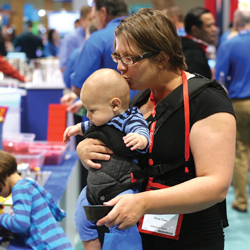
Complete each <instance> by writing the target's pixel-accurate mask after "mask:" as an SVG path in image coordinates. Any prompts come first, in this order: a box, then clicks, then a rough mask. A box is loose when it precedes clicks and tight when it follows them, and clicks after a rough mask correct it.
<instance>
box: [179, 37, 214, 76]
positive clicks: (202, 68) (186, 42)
mask: <svg viewBox="0 0 250 250" xmlns="http://www.w3.org/2000/svg"><path fill="white" fill-rule="evenodd" d="M181 44H182V50H183V54H184V56H185V58H186V64H187V66H188V69H187V71H188V72H190V73H198V74H200V75H203V76H205V77H207V78H209V79H210V78H211V76H212V73H211V69H210V67H209V65H208V60H207V57H206V53H205V52H204V50H203V49H202V47H201V46H200V45H199V44H198V43H197V42H195V41H193V40H192V39H189V38H187V37H181Z"/></svg>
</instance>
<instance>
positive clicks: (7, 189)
mask: <svg viewBox="0 0 250 250" xmlns="http://www.w3.org/2000/svg"><path fill="white" fill-rule="evenodd" d="M10 194H12V200H13V215H11V214H7V213H3V214H0V227H1V226H2V227H4V228H6V229H7V230H9V231H11V232H13V233H15V234H17V235H19V236H20V238H21V239H22V241H23V242H24V243H25V244H26V245H27V246H29V247H30V248H32V249H35V250H39V249H54V250H63V249H65V250H73V249H74V248H73V247H72V245H71V243H70V241H69V239H68V238H67V236H66V234H65V232H64V231H63V229H62V227H61V226H60V224H59V223H58V221H61V220H62V219H63V218H64V217H65V216H66V213H65V212H64V211H63V210H61V209H60V208H59V207H58V206H57V205H56V204H55V202H54V201H53V198H52V196H51V195H50V194H49V193H48V192H46V191H45V190H44V189H43V188H42V187H41V186H39V185H38V184H37V183H36V182H34V181H33V180H31V179H23V178H22V177H21V176H20V175H19V174H18V172H17V162H16V159H15V157H14V156H13V155H11V154H9V153H7V152H4V151H0V196H3V197H5V198H6V197H8V196H9V195H10Z"/></svg>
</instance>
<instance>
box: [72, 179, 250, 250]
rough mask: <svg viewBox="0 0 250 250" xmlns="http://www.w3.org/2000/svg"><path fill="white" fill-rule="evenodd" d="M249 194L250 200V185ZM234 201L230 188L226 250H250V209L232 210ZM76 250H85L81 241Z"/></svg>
mask: <svg viewBox="0 0 250 250" xmlns="http://www.w3.org/2000/svg"><path fill="white" fill-rule="evenodd" d="M249 180H250V178H249ZM248 193H249V198H250V185H249V192H248ZM233 200H234V193H233V188H232V187H230V189H229V192H228V195H227V215H228V220H229V227H227V228H225V250H238V249H239V250H250V237H249V236H250V211H249V209H250V208H249V209H248V212H247V213H240V212H237V211H235V210H233V209H232V208H231V204H232V202H233ZM75 250H84V248H83V246H82V242H81V240H79V241H78V243H77V245H76V246H75Z"/></svg>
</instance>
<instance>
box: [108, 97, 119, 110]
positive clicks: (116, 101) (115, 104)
mask: <svg viewBox="0 0 250 250" xmlns="http://www.w3.org/2000/svg"><path fill="white" fill-rule="evenodd" d="M110 104H111V107H112V109H113V111H114V112H116V111H117V110H119V109H120V107H121V100H120V98H118V97H114V98H113V99H112V100H111V101H110Z"/></svg>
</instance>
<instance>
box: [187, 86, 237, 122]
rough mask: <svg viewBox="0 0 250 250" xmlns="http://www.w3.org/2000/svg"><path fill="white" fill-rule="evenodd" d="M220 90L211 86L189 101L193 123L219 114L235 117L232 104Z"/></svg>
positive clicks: (224, 92) (223, 91)
mask: <svg viewBox="0 0 250 250" xmlns="http://www.w3.org/2000/svg"><path fill="white" fill-rule="evenodd" d="M222 88H223V87H222ZM222 88H220V87H218V86H216V85H213V84H211V85H209V86H207V87H206V88H204V89H203V90H202V91H200V92H199V93H198V94H197V95H196V96H195V97H194V98H193V99H192V100H191V101H190V114H191V118H193V121H194V122H195V121H197V120H200V119H203V118H206V117H208V116H209V115H212V114H215V113H219V112H226V113H230V114H232V115H234V116H235V113H234V109H233V105H232V102H231V100H230V98H229V96H228V94H227V93H226V91H225V90H223V89H222Z"/></svg>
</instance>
